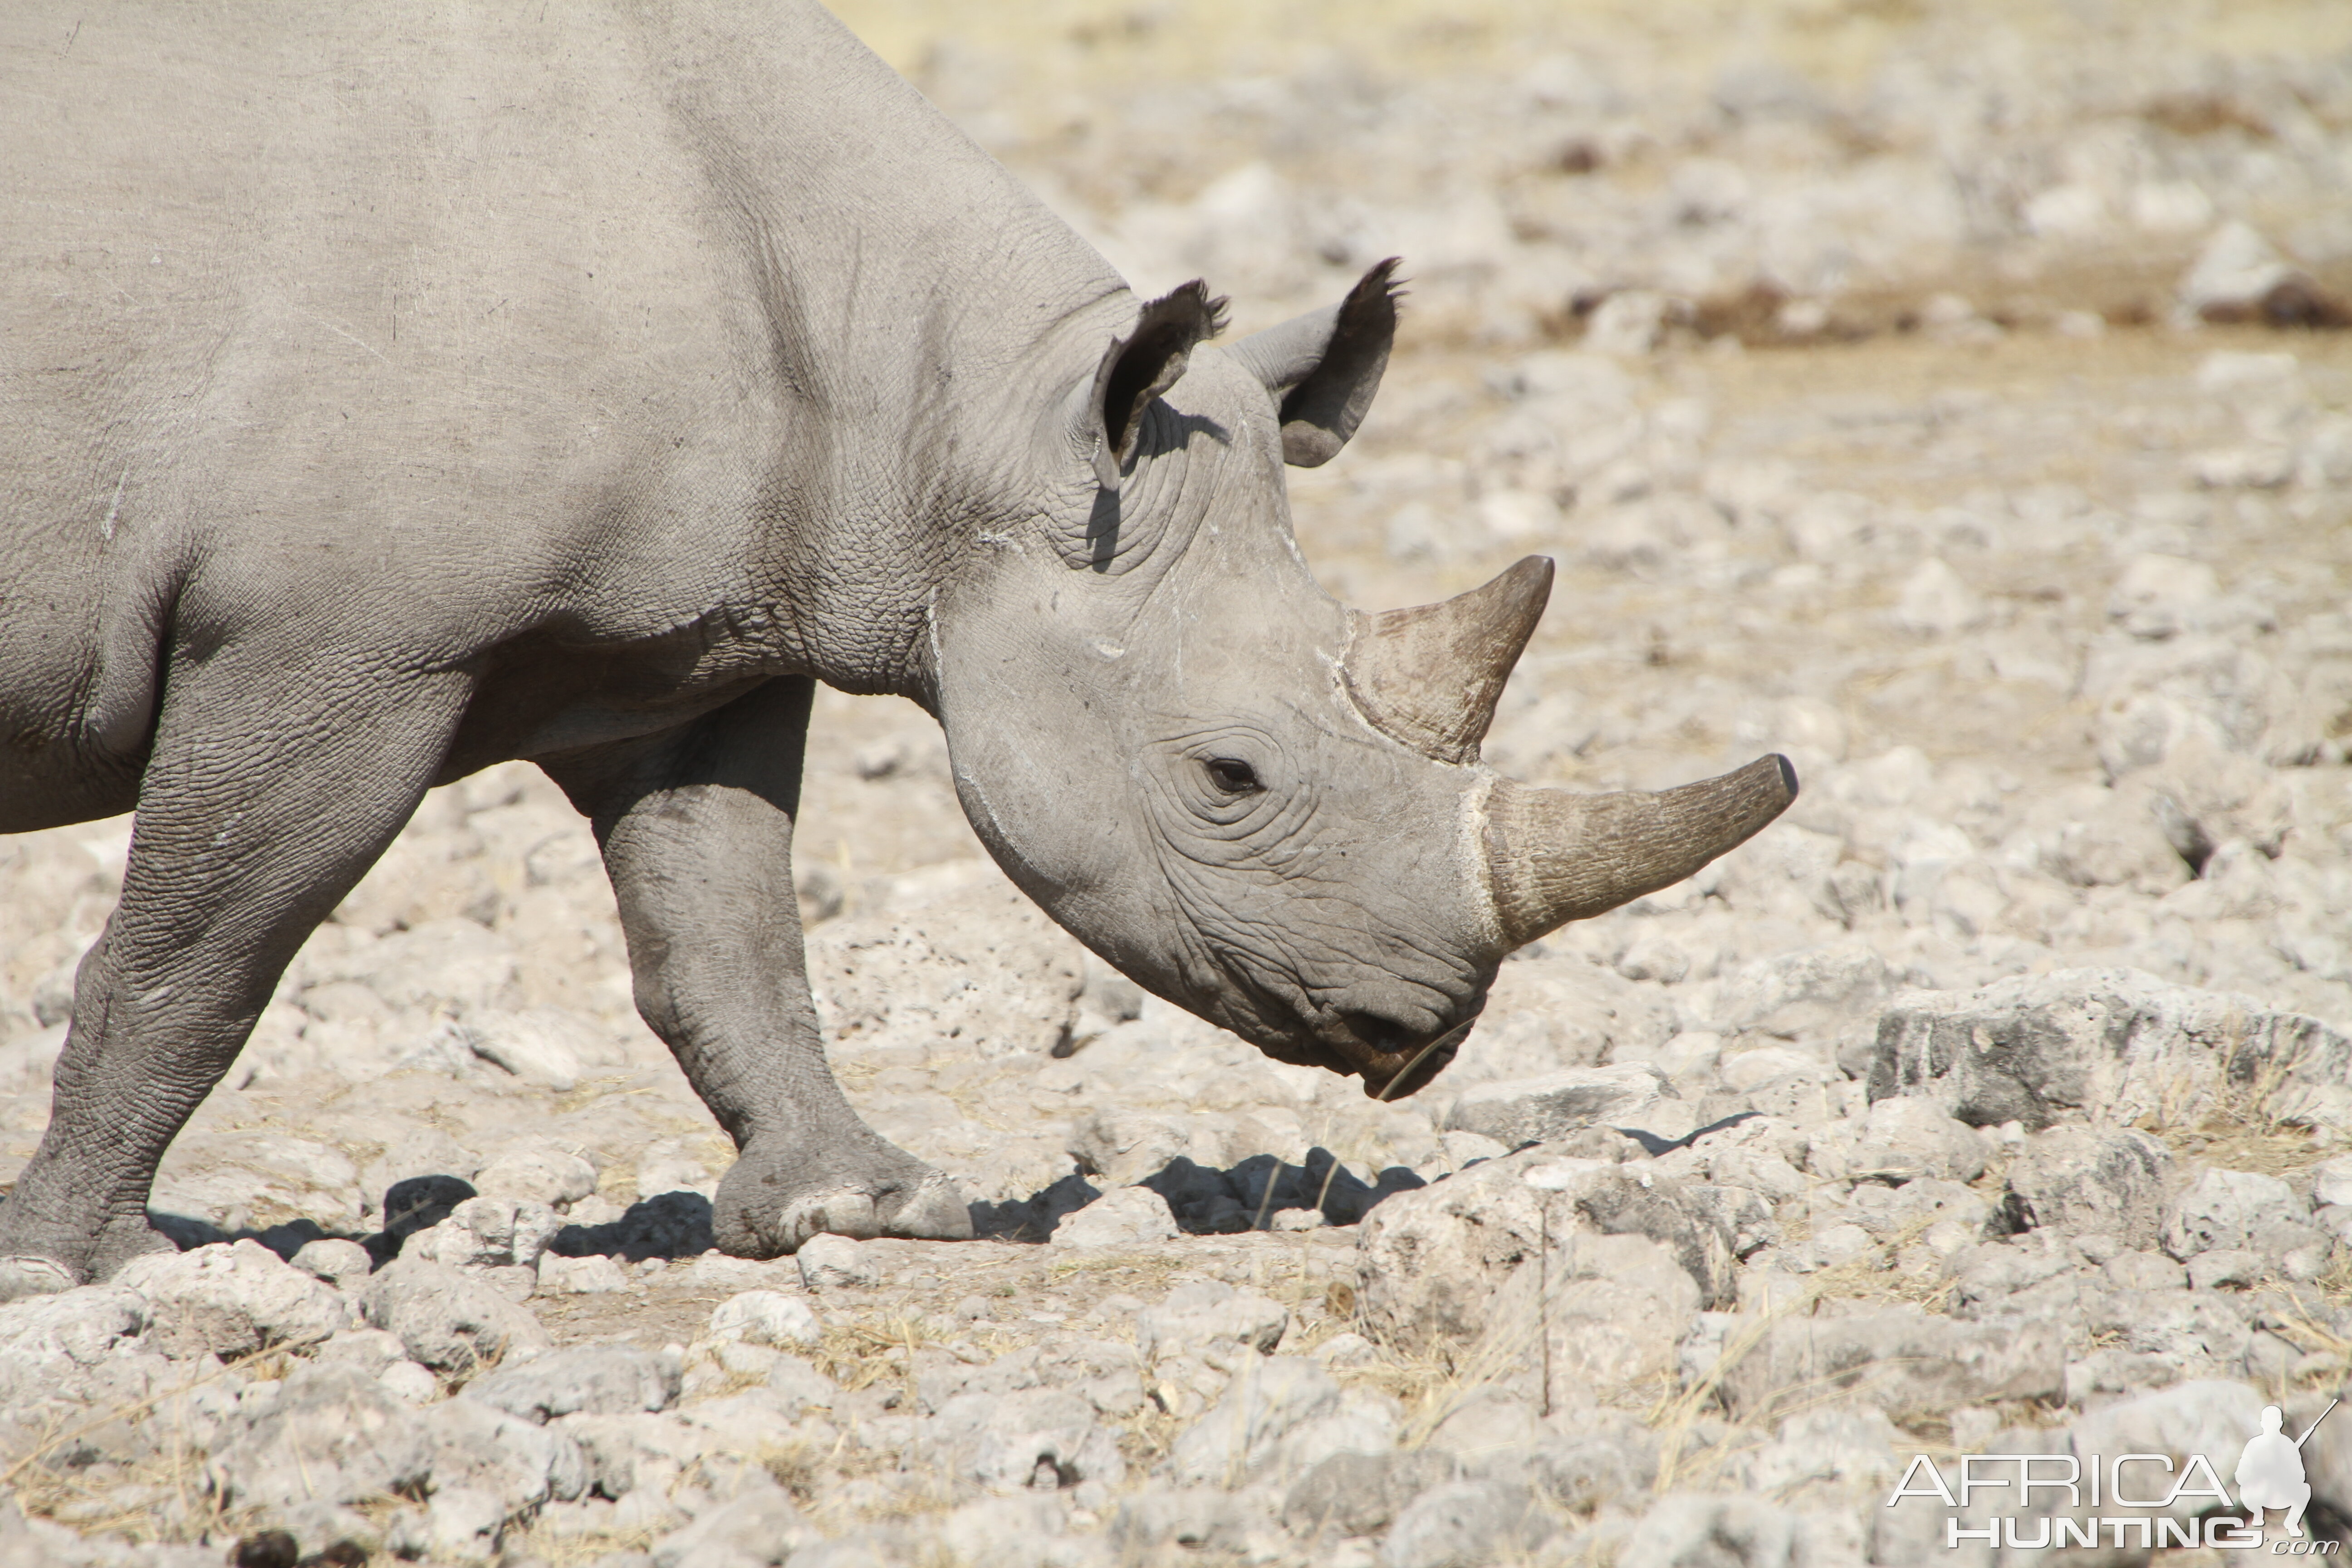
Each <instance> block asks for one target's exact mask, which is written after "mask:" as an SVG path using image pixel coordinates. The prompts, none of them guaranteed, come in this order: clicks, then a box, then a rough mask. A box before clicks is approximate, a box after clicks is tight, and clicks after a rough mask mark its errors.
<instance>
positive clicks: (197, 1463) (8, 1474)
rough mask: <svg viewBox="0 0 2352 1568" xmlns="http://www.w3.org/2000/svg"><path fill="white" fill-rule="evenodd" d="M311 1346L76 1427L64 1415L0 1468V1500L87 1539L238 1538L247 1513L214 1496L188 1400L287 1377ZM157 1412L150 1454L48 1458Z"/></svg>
mask: <svg viewBox="0 0 2352 1568" xmlns="http://www.w3.org/2000/svg"><path fill="white" fill-rule="evenodd" d="M309 1343H310V1342H296V1343H289V1344H282V1345H271V1346H268V1347H265V1348H264V1349H262V1350H258V1351H256V1352H253V1353H252V1354H250V1355H245V1356H240V1357H238V1358H237V1359H236V1360H235V1361H230V1362H226V1363H222V1364H221V1365H219V1366H216V1367H214V1368H211V1369H210V1370H208V1371H205V1372H203V1373H198V1374H196V1375H195V1376H194V1377H191V1378H188V1379H186V1380H185V1381H184V1382H182V1383H178V1384H173V1386H172V1387H170V1388H167V1389H163V1390H161V1391H159V1392H157V1393H154V1394H149V1395H147V1396H146V1397H145V1398H143V1399H133V1400H126V1401H124V1402H122V1403H121V1404H119V1405H113V1406H111V1407H110V1408H109V1409H107V1410H105V1411H102V1412H100V1413H99V1414H97V1415H89V1416H86V1417H85V1418H84V1419H82V1420H80V1421H79V1422H74V1423H72V1424H70V1425H68V1424H67V1421H66V1419H65V1418H64V1417H63V1416H59V1417H58V1418H56V1419H54V1420H53V1421H52V1422H51V1423H50V1424H49V1426H48V1427H47V1429H46V1430H45V1431H44V1432H43V1433H42V1435H41V1436H40V1438H39V1440H38V1441H37V1442H36V1443H35V1444H34V1445H33V1447H30V1448H29V1449H27V1450H26V1451H25V1452H24V1453H23V1454H22V1455H20V1456H18V1457H17V1458H16V1461H15V1462H14V1463H12V1464H11V1465H10V1466H9V1467H8V1468H7V1469H6V1470H5V1471H0V1494H5V1495H7V1496H9V1497H11V1498H13V1499H14V1500H16V1505H17V1506H18V1507H19V1508H21V1509H22V1510H24V1511H25V1512H26V1514H28V1515H30V1516H32V1517H35V1518H40V1519H49V1520H54V1521H57V1522H58V1523H60V1524H64V1525H67V1526H68V1527H70V1528H71V1529H74V1530H76V1531H81V1532H82V1533H84V1534H95V1535H119V1536H122V1537H125V1538H127V1539H129V1540H131V1541H134V1542H192V1541H197V1540H201V1539H203V1538H205V1536H207V1535H213V1536H217V1535H221V1534H224V1533H234V1532H236V1531H238V1530H240V1529H242V1528H244V1527H245V1526H246V1525H247V1524H248V1523H249V1522H250V1519H249V1513H250V1510H225V1509H223V1508H222V1507H221V1506H220V1501H219V1498H218V1496H217V1494H215V1492H213V1491H212V1489H210V1488H209V1487H208V1486H206V1484H205V1477H204V1463H203V1457H202V1455H201V1454H200V1453H199V1452H198V1450H197V1448H196V1447H195V1445H194V1442H193V1441H192V1440H191V1438H190V1436H189V1432H188V1422H187V1418H186V1406H185V1405H184V1403H183V1402H184V1400H185V1399H186V1398H187V1396H188V1395H189V1394H194V1392H195V1391H196V1390H197V1389H199V1388H202V1387H204V1386H205V1385H206V1384H211V1383H215V1382H217V1381H218V1380H219V1379H221V1378H223V1377H225V1376H226V1375H227V1374H228V1373H231V1372H236V1373H249V1374H251V1375H254V1376H256V1377H257V1378H261V1379H265V1380H268V1379H278V1378H282V1377H284V1376H285V1374H286V1373H287V1372H288V1371H289V1370H290V1367H291V1358H292V1355H293V1352H296V1351H299V1350H301V1349H303V1348H305V1347H306V1346H307V1345H308V1344H309ZM151 1414H152V1415H158V1416H161V1417H163V1423H164V1425H165V1427H166V1432H165V1438H164V1441H163V1445H162V1447H159V1448H158V1449H157V1451H156V1452H154V1453H152V1454H148V1455H144V1456H141V1457H138V1458H131V1459H128V1460H108V1459H103V1458H101V1459H98V1460H94V1461H92V1462H91V1463H89V1464H87V1465H75V1464H72V1463H70V1462H68V1463H64V1464H58V1463H53V1462H50V1461H52V1460H53V1459H55V1458H64V1457H66V1456H67V1455H68V1454H70V1453H72V1452H74V1449H73V1446H74V1445H76V1444H79V1443H80V1442H81V1440H82V1439H84V1438H86V1437H96V1436H100V1434H102V1433H104V1432H105V1431H106V1430H107V1428H109V1427H111V1426H115V1425H117V1424H118V1423H124V1424H127V1423H131V1422H134V1421H137V1420H139V1419H141V1418H142V1417H145V1416H147V1415H151ZM101 1467H103V1468H101Z"/></svg>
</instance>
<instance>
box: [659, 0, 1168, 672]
mask: <svg viewBox="0 0 2352 1568" xmlns="http://www.w3.org/2000/svg"><path fill="white" fill-rule="evenodd" d="M779 22H780V24H781V25H777V26H772V27H768V26H763V27H761V28H759V29H748V30H738V29H732V28H729V29H717V30H711V31H708V32H705V31H698V30H695V29H692V28H689V27H685V26H680V27H678V28H677V29H675V30H673V31H670V32H667V33H666V34H664V35H663V36H662V37H659V38H658V39H657V40H656V47H658V48H660V49H662V50H666V51H667V58H666V59H665V61H664V65H665V66H666V68H667V75H666V77H665V98H666V101H667V105H668V108H669V111H670V113H671V115H672V116H673V117H674V119H675V121H676V122H677V125H678V127H679V128H680V131H681V132H682V135H683V137H684V139H685V141H686V142H688V144H689V145H690V146H691V147H692V148H693V149H695V151H696V153H697V155H698V157H699V158H700V159H701V161H702V163H703V165H704V167H705V170H706V172H707V174H708V177H709V190H710V193H711V203H710V210H709V213H708V214H707V216H706V221H707V222H708V223H709V224H710V225H711V226H715V227H716V228H717V229H719V231H720V233H721V234H722V235H723V236H724V238H725V241H726V244H725V247H724V248H725V251H726V253H727V254H728V255H729V256H730V257H731V258H734V265H735V268H736V269H737V276H736V278H735V279H734V282H735V299H734V300H733V301H731V303H732V305H733V307H734V310H735V314H736V321H735V323H734V326H733V330H732V335H733V336H734V338H735V340H736V348H737V352H738V353H741V354H743V355H746V356H750V357H751V358H752V359H754V360H755V361H756V362H757V363H759V364H760V365H761V367H762V381H763V384H764V386H765V389H766V392H767V395H768V397H769V398H770V399H771V418H772V423H773V426H774V428H775V431H776V439H775V441H774V444H773V447H772V449H771V451H770V452H769V454H768V455H767V461H766V464H765V466H764V468H763V470H762V471H761V472H760V473H759V474H757V475H756V476H755V477H754V479H753V483H752V486H751V490H750V493H749V494H748V495H747V496H746V498H745V500H744V502H743V503H742V504H743V510H744V517H743V524H744V527H745V528H746V530H747V532H748V536H749V537H748V538H747V541H746V551H745V554H746V558H747V559H748V560H749V561H750V562H751V563H754V565H753V568H752V572H751V577H752V580H751V582H749V583H747V584H743V585H742V586H741V588H740V589H730V594H732V593H742V594H746V595H748V596H749V597H750V598H751V599H752V600H754V601H767V602H768V603H767V604H766V605H765V606H764V607H763V608H764V613H758V614H756V616H755V618H757V619H758V620H759V621H760V622H761V634H760V635H761V636H763V637H767V638H768V639H770V640H771V641H772V644H773V650H774V655H775V658H777V660H778V661H779V662H780V663H781V664H782V665H783V666H785V667H789V668H794V669H798V670H804V671H806V672H809V673H813V674H815V675H817V676H819V677H820V678H822V679H825V680H826V681H828V682H830V683H831V684H834V685H835V686H838V687H840V688H842V689H846V690H851V691H859V692H892V693H896V694H898V695H902V696H908V697H912V698H915V699H916V700H919V701H922V702H924V704H925V705H926V706H927V707H930V706H935V702H934V698H933V688H934V678H933V676H932V673H931V669H932V663H931V659H930V657H929V634H928V633H927V630H926V627H927V624H928V617H929V616H930V615H931V614H932V613H933V611H934V608H935V606H936V605H937V602H938V600H939V598H940V595H941V593H942V592H943V591H945V590H946V589H947V588H948V587H949V586H950V584H951V582H952V580H953V579H955V578H956V577H958V576H959V575H960V574H963V573H964V572H965V571H966V570H967V568H968V567H969V566H970V565H971V562H972V560H973V557H974V555H975V552H985V549H986V545H985V544H984V543H983V542H982V540H983V538H984V537H985V536H988V535H991V534H993V533H1000V532H1002V531H1003V530H1005V529H1007V528H1010V527H1013V526H1015V525H1017V523H1018V521H1020V519H1021V518H1022V517H1023V515H1024V511H1027V512H1031V513H1034V509H1035V500H1034V497H1028V496H1026V495H1025V494H1024V491H1025V489H1026V488H1027V486H1029V485H1030V484H1031V483H1033V482H1034V474H1033V473H1031V472H1030V466H1031V458H1032V457H1033V451H1032V442H1033V434H1034V427H1035V425H1036V422H1037V410H1038V408H1039V407H1041V406H1042V405H1043V404H1044V402H1045V400H1046V399H1047V398H1049V397H1050V396H1053V395H1058V394H1059V392H1060V390H1061V386H1062V384H1063V383H1064V382H1066V381H1067V380H1068V379H1069V378H1070V377H1071V376H1074V375H1076V374H1079V373H1080V372H1081V371H1082V370H1084V369H1085V368H1087V366H1089V365H1090V364H1091V363H1092V359H1093V357H1094V355H1096V354H1097V353H1099V347H1100V343H1101V342H1104V341H1107V340H1108V335H1109V334H1110V333H1111V332H1113V331H1116V330H1117V329H1118V326H1119V325H1121V324H1123V323H1124V321H1125V320H1126V319H1127V317H1128V315H1129V313H1131V310H1132V304H1131V301H1129V298H1128V290H1127V288H1126V285H1125V284H1124V282H1122V281H1121V279H1119V278H1118V274H1117V273H1116V272H1114V271H1113V270H1112V269H1111V268H1110V267H1109V265H1108V263H1107V262H1105V261H1104V260H1103V258H1101V257H1100V256H1099V255H1098V254H1097V253H1096V252H1095V251H1094V250H1093V249H1092V248H1091V247H1088V246H1087V244H1086V243H1085V242H1084V241H1083V240H1081V239H1080V238H1079V237H1077V235H1076V234H1075V233H1074V232H1072V230H1071V229H1070V228H1069V227H1068V226H1067V225H1066V224H1064V223H1063V222H1062V221H1061V220H1060V219H1058V218H1056V217H1055V216H1054V215H1053V214H1052V213H1051V212H1050V211H1048V210H1047V209H1046V208H1045V206H1044V205H1043V204H1041V203H1039V202H1038V201H1037V200H1036V199H1035V198H1034V196H1032V195H1029V194H1028V193H1027V192H1026V191H1024V190H1023V189H1022V188H1021V187H1020V185H1019V184H1017V183H1015V182H1014V180H1013V177H1012V175H1011V174H1008V173H1007V172H1006V171H1005V170H1004V169H1003V166H1002V165H1000V164H998V163H996V162H995V160H994V159H992V158H991V157H990V156H989V155H988V154H987V153H984V152H982V150H981V149H980V148H979V147H978V146H976V145H974V144H973V143H972V142H971V140H970V139H969V138H967V137H966V136H965V135H964V134H963V133H962V132H960V131H958V130H957V129H956V128H955V127H954V126H953V125H952V124H951V123H950V122H949V121H947V120H946V118H945V117H944V116H942V115H940V113H939V111H938V110H935V109H933V108H932V107H931V105H930V104H929V102H927V101H926V100H924V99H923V98H922V96H921V95H920V94H919V93H918V92H916V91H915V89H913V88H912V87H910V86H908V84H907V83H906V82H905V81H904V80H902V79H900V78H899V77H898V76H897V75H896V74H895V73H894V72H892V71H891V70H890V69H889V68H888V67H887V66H886V65H885V64H883V62H882V61H881V60H879V59H878V58H876V57H875V56H874V55H873V54H872V52H871V51H869V50H868V49H866V47H865V46H864V45H863V44H861V43H859V42H858V41H857V39H856V38H855V37H852V36H851V35H850V34H849V33H848V31H847V30H846V29H845V28H844V27H842V26H841V25H840V24H839V23H838V22H836V21H835V19H834V18H833V17H832V16H829V15H827V14H826V13H824V11H822V10H821V9H819V8H817V7H815V6H814V5H810V6H805V7H796V8H794V10H793V13H792V15H791V16H790V17H789V18H788V19H784V18H780V19H779ZM747 31H748V32H749V34H750V35H751V36H753V37H758V38H759V40H760V47H761V48H762V49H763V50H764V51H765V53H764V54H763V56H762V58H758V59H755V60H752V61H750V62H746V61H745V60H744V59H743V58H742V56H743V53H744V50H745V48H746V37H747ZM812 148H817V149H821V150H822V151H821V153H819V155H816V156H812V155H811V152H810V150H811V149H812Z"/></svg>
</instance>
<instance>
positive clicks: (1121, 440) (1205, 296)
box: [1081, 278, 1225, 492]
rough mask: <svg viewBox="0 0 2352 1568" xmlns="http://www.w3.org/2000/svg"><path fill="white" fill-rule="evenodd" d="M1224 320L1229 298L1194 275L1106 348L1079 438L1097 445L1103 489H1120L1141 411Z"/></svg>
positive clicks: (1146, 310) (1147, 308)
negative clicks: (1213, 292) (1214, 294)
mask: <svg viewBox="0 0 2352 1568" xmlns="http://www.w3.org/2000/svg"><path fill="white" fill-rule="evenodd" d="M1224 324H1225V301H1224V300H1222V299H1215V300H1213V299H1211V298H1210V297H1209V286H1208V285H1207V284H1205V283H1203V282H1202V281H1201V280H1200V279H1197V278H1195V279H1192V281H1191V282H1190V283H1185V284H1181V285H1179V286H1178V287H1177V288H1176V289H1173V290H1171V292H1169V293H1167V294H1163V295H1161V296H1160V298H1159V299H1157V300H1152V301H1150V303H1149V304H1147V305H1145V306H1144V307H1143V310H1142V312H1141V313H1140V314H1139V315H1138V316H1137V317H1136V320H1135V330H1134V331H1131V332H1129V333H1128V334H1127V336H1125V337H1123V338H1114V339H1113V340H1112V341H1111V345H1110V347H1109V348H1108V349H1106V350H1104V351H1103V357H1102V363H1100V364H1097V366H1096V367H1095V379H1094V384H1093V386H1092V387H1091V388H1090V389H1089V391H1088V394H1087V402H1086V407H1085V411H1084V413H1083V415H1082V416H1081V417H1082V418H1083V420H1084V421H1085V425H1086V428H1085V429H1084V430H1082V431H1081V438H1082V439H1083V440H1085V441H1086V443H1087V445H1088V446H1090V447H1092V448H1093V452H1094V464H1095V478H1096V479H1097V480H1099V481H1100V482H1101V485H1102V488H1103V489H1107V490H1111V491H1114V492H1115V491H1117V490H1118V486H1119V479H1120V475H1121V472H1122V470H1123V469H1124V468H1125V467H1126V464H1127V459H1128V458H1129V456H1130V455H1132V454H1133V452H1134V450H1135V440H1136V437H1137V436H1138V435H1139V434H1140V433H1141V431H1142V429H1143V411H1144V410H1145V409H1147V408H1149V407H1150V406H1151V400H1152V399H1153V398H1155V397H1158V396H1159V395H1160V394H1161V393H1163V392H1165V391H1167V390H1168V389H1169V388H1170V387H1171V386H1173V385H1175V384H1176V380H1177V378H1178V377H1179V376H1181V375H1182V374H1184V367H1185V365H1186V364H1187V363H1190V362H1191V359H1192V350H1193V348H1194V346H1195V345H1196V344H1198V343H1199V342H1201V341H1202V339H1204V338H1213V337H1214V336H1216V335H1217V333H1218V332H1219V331H1222V330H1223V327H1224Z"/></svg>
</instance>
